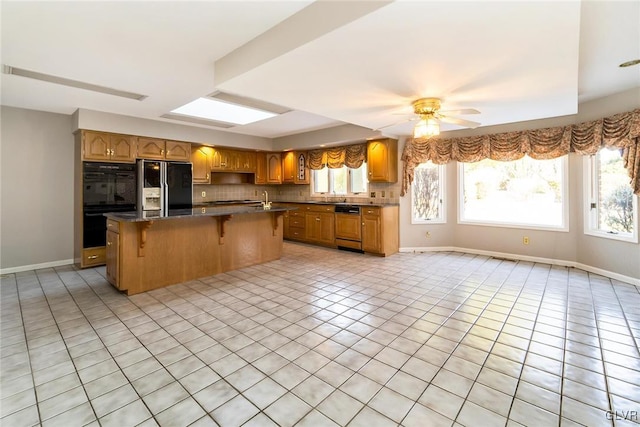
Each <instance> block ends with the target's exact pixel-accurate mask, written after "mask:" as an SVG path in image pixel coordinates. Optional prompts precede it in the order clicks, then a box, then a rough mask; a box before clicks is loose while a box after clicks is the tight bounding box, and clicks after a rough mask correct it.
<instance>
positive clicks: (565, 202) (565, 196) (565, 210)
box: [457, 156, 570, 233]
mask: <svg viewBox="0 0 640 427" xmlns="http://www.w3.org/2000/svg"><path fill="white" fill-rule="evenodd" d="M457 163H458V164H457V167H458V224H461V225H482V226H487V227H501V228H520V229H526V230H541V231H560V232H567V233H568V232H569V205H570V200H569V156H563V157H562V224H561V225H559V226H550V225H543V224H541V225H535V224H529V223H517V222H502V221H486V220H484V221H480V220H473V219H463V218H462V214H463V209H464V187H463V185H464V173H463V164H462V163H461V162H457Z"/></svg>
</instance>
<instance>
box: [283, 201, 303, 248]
mask: <svg viewBox="0 0 640 427" xmlns="http://www.w3.org/2000/svg"><path fill="white" fill-rule="evenodd" d="M287 213H288V217H289V219H288V223H287V225H286V228H285V238H287V239H291V240H300V241H302V240H305V239H306V238H307V233H306V221H305V216H306V213H305V212H304V211H302V210H300V208H298V210H297V211H289V212H287Z"/></svg>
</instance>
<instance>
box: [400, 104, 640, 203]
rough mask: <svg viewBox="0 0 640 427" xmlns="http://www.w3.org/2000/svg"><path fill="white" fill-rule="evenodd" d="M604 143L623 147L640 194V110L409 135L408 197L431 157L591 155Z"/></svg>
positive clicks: (635, 189) (439, 160) (505, 158)
mask: <svg viewBox="0 0 640 427" xmlns="http://www.w3.org/2000/svg"><path fill="white" fill-rule="evenodd" d="M601 147H615V148H619V149H620V150H622V157H623V160H624V166H625V168H626V169H627V171H628V172H629V177H630V178H631V187H632V188H633V192H634V193H635V194H637V195H640V109H637V110H634V111H630V112H627V113H621V114H616V115H614V116H611V117H606V118H604V119H600V120H595V121H590V122H585V123H580V124H576V125H569V126H560V127H555V128H546V129H534V130H524V131H518V132H506V133H498V134H493V135H481V136H471V137H466V138H448V139H440V138H422V139H407V142H406V144H405V147H404V151H403V153H402V161H403V163H404V171H403V176H402V191H401V195H402V196H404V195H405V193H406V191H407V189H408V187H409V185H410V184H411V182H413V174H414V169H415V167H416V166H418V165H419V164H420V163H425V162H427V161H429V160H430V161H431V162H433V163H436V164H444V163H448V162H450V161H458V162H463V163H471V162H478V161H480V160H483V159H493V160H502V161H510V160H517V159H520V158H522V157H523V156H524V155H528V156H529V157H531V158H533V159H553V158H556V157H561V156H564V155H566V154H569V153H578V154H582V155H592V154H595V153H597V152H598V150H599V149H600V148H601Z"/></svg>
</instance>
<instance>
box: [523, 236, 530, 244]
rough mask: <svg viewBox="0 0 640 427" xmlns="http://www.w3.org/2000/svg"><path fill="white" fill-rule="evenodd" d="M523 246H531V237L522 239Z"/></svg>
mask: <svg viewBox="0 0 640 427" xmlns="http://www.w3.org/2000/svg"><path fill="white" fill-rule="evenodd" d="M522 244H523V245H528V244H529V236H523V237H522Z"/></svg>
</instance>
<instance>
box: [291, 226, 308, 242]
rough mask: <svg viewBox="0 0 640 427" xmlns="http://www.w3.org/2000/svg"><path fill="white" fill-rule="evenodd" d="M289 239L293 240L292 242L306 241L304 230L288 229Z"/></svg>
mask: <svg viewBox="0 0 640 427" xmlns="http://www.w3.org/2000/svg"><path fill="white" fill-rule="evenodd" d="M289 238H290V239H294V240H304V239H306V235H305V232H304V228H290V229H289Z"/></svg>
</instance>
